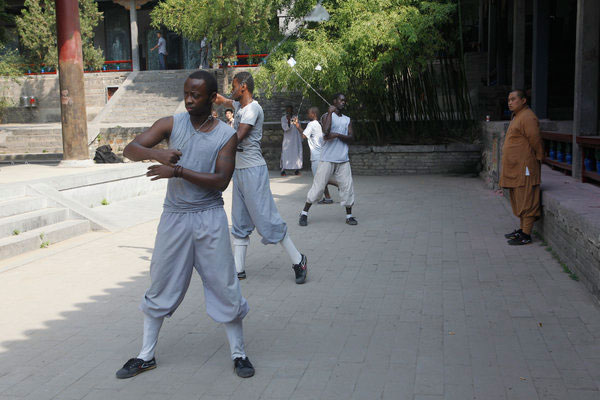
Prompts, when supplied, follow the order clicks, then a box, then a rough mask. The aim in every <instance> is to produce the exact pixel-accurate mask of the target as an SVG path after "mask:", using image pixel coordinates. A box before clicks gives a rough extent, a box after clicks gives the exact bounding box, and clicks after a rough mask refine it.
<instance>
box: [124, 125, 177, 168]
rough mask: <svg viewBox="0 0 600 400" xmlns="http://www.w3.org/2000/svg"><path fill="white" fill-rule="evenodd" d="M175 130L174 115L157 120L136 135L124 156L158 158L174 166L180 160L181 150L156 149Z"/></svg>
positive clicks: (165, 163)
mask: <svg viewBox="0 0 600 400" xmlns="http://www.w3.org/2000/svg"><path fill="white" fill-rule="evenodd" d="M172 130H173V117H165V118H161V119H159V120H158V121H156V122H155V123H154V124H152V126H151V127H150V128H148V129H147V130H145V131H144V132H142V133H140V134H139V135H137V136H136V138H135V139H133V141H131V142H130V143H129V144H128V145H127V146H125V149H124V150H123V156H125V157H127V158H129V159H130V160H131V161H142V160H156V161H158V162H159V163H161V164H164V165H170V166H173V165H175V164H176V163H177V161H179V157H181V152H180V151H178V150H175V149H162V150H160V149H154V148H153V147H154V146H156V145H157V144H159V143H160V142H161V141H162V140H164V139H168V138H169V137H170V136H171V131H172Z"/></svg>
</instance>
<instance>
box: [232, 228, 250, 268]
mask: <svg viewBox="0 0 600 400" xmlns="http://www.w3.org/2000/svg"><path fill="white" fill-rule="evenodd" d="M248 244H250V238H247V237H245V238H242V239H240V238H236V237H234V238H233V259H234V260H235V270H236V271H237V272H238V273H239V272H243V271H244V268H245V267H246V250H248Z"/></svg>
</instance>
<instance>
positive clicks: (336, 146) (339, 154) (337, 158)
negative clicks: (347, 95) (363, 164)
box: [321, 113, 350, 163]
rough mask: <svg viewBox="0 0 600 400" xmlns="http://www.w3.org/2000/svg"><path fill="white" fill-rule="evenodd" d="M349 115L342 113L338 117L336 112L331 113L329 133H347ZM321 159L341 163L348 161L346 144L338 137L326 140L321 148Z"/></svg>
mask: <svg viewBox="0 0 600 400" xmlns="http://www.w3.org/2000/svg"><path fill="white" fill-rule="evenodd" d="M349 125H350V117H348V116H346V115H343V114H342V116H341V117H339V116H338V115H337V114H336V113H333V114H331V130H330V131H331V133H339V134H342V135H348V126H349ZM321 161H328V162H333V163H342V162H346V161H350V158H348V145H347V144H346V143H344V142H342V141H341V140H340V139H333V140H326V141H325V143H324V144H323V148H322V150H321Z"/></svg>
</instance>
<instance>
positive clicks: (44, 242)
mask: <svg viewBox="0 0 600 400" xmlns="http://www.w3.org/2000/svg"><path fill="white" fill-rule="evenodd" d="M90 230H91V227H90V222H89V221H87V220H79V219H77V220H67V221H61V222H57V223H55V224H51V225H47V226H44V227H41V228H37V229H33V230H30V231H27V232H24V233H21V234H19V235H16V236H9V237H5V238H2V239H0V259H5V258H9V257H14V256H17V255H19V254H23V253H25V252H28V251H32V250H36V249H39V248H40V247H47V246H51V245H52V244H54V243H58V242H61V241H63V240H66V239H70V238H72V237H75V236H78V235H82V234H84V233H87V232H89V231H90Z"/></svg>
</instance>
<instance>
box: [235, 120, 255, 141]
mask: <svg viewBox="0 0 600 400" xmlns="http://www.w3.org/2000/svg"><path fill="white" fill-rule="evenodd" d="M252 126H253V125H249V124H240V126H238V129H237V132H236V135H237V138H238V141H240V142H241V141H242V140H244V138H246V136H248V134H249V133H250V131H251V130H252Z"/></svg>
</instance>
